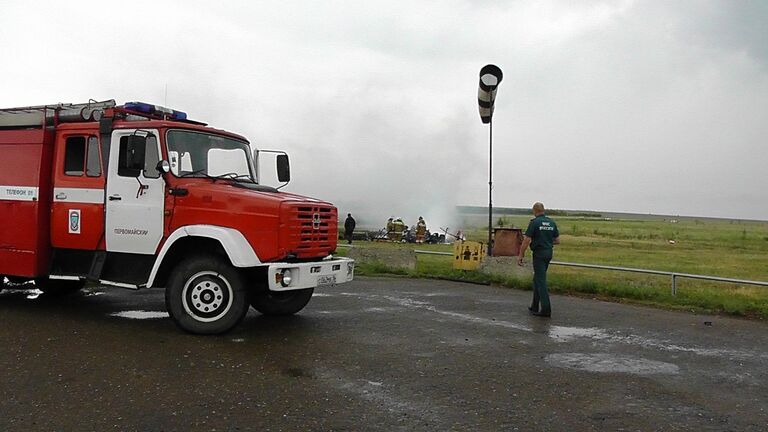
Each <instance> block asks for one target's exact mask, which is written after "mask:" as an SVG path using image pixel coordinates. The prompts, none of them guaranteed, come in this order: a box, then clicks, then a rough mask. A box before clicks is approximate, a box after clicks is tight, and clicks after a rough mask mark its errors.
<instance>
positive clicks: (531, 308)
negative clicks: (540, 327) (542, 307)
mask: <svg viewBox="0 0 768 432" xmlns="http://www.w3.org/2000/svg"><path fill="white" fill-rule="evenodd" d="M528 312H530V313H531V315H535V314H537V313H539V308H534V307H533V306H529V307H528Z"/></svg>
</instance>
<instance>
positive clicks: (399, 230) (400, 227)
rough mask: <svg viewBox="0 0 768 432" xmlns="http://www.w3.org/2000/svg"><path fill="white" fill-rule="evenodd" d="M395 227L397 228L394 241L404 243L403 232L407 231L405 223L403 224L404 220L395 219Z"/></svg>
mask: <svg viewBox="0 0 768 432" xmlns="http://www.w3.org/2000/svg"><path fill="white" fill-rule="evenodd" d="M394 226H395V227H394V230H395V235H394V237H395V238H394V240H395V241H396V242H398V243H399V242H401V241H403V231H405V223H404V222H403V219H402V218H397V219H395V221H394Z"/></svg>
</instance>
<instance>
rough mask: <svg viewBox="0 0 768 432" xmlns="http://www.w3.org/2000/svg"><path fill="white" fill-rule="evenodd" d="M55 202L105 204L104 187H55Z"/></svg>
mask: <svg viewBox="0 0 768 432" xmlns="http://www.w3.org/2000/svg"><path fill="white" fill-rule="evenodd" d="M53 201H54V202H67V203H77V204H104V189H85V188H53Z"/></svg>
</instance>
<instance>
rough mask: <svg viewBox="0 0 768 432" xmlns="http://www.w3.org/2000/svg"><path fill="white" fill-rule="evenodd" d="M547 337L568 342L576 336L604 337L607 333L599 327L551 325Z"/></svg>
mask: <svg viewBox="0 0 768 432" xmlns="http://www.w3.org/2000/svg"><path fill="white" fill-rule="evenodd" d="M548 334H549V337H550V338H552V340H554V341H555V342H570V341H572V340H574V339H576V338H580V337H586V338H592V339H605V338H606V337H607V334H606V333H605V331H604V330H601V329H599V328H594V327H591V328H584V327H562V326H551V327H550V328H549V332H548Z"/></svg>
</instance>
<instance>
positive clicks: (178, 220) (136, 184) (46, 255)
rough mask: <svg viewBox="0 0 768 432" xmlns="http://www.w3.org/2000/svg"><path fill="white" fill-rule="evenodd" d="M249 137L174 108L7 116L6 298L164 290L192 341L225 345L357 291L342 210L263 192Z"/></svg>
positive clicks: (2, 208) (3, 117)
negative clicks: (222, 340)
mask: <svg viewBox="0 0 768 432" xmlns="http://www.w3.org/2000/svg"><path fill="white" fill-rule="evenodd" d="M265 152H270V153H277V155H276V157H275V160H276V164H277V173H278V179H279V181H280V182H282V183H283V185H285V184H287V182H288V181H289V180H290V167H289V162H288V156H287V155H286V154H285V153H284V152H274V151H269V150H261V151H259V150H252V149H251V146H250V144H249V142H248V141H247V140H246V139H245V138H244V137H242V136H240V135H237V134H234V133H230V132H226V131H223V130H218V129H214V128H211V127H208V126H207V125H206V124H204V123H201V122H197V121H192V120H189V119H187V116H186V114H185V113H183V112H180V111H176V110H171V109H167V108H164V107H160V106H156V105H151V104H146V103H141V102H129V103H125V104H123V105H120V106H118V105H117V104H116V103H115V102H114V101H113V100H109V101H105V102H89V103H86V104H57V105H43V106H32V107H23V108H9V109H0V289H2V288H3V284H5V283H6V282H5V280H6V279H7V281H8V283H11V284H12V283H16V284H19V283H25V282H26V281H34V283H35V284H36V285H37V287H38V288H39V289H41V290H43V291H44V292H46V293H51V294H54V293H58V294H62V293H65V292H73V291H77V290H79V289H80V288H82V287H83V286H84V285H85V283H86V281H94V282H98V283H100V284H104V285H115V286H120V287H124V288H132V289H139V288H151V287H164V288H165V303H166V308H167V310H168V312H169V314H170V316H171V318H172V319H173V321H174V322H175V323H176V324H177V325H178V326H179V327H180V328H182V329H184V330H186V331H188V332H192V333H198V334H216V333H222V332H226V331H228V330H230V329H231V328H233V327H234V326H236V325H237V324H238V323H239V322H240V321H241V320H242V318H243V317H244V316H245V314H246V312H247V311H248V307H249V305H250V306H252V307H254V308H255V309H256V310H258V311H259V312H261V313H264V314H269V315H285V314H294V313H296V312H298V311H300V310H301V309H303V308H304V306H305V305H306V304H307V303H308V302H309V300H310V298H311V297H312V294H313V291H314V289H315V288H317V287H323V286H328V285H333V284H339V283H345V282H349V281H351V280H352V279H353V275H354V261H352V260H350V259H346V258H334V257H333V255H332V254H333V253H334V252H335V250H336V244H337V235H336V232H337V228H336V227H337V219H338V216H337V210H336V208H335V207H334V206H333V205H332V204H330V203H328V202H325V201H321V200H317V199H313V198H308V197H304V196H300V195H295V194H292V193H287V192H283V191H280V190H279V188H275V187H272V186H266V185H263V184H262V183H261V181H260V180H261V179H260V176H259V166H258V165H259V164H258V158H259V155H260V154H264V153H265Z"/></svg>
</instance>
